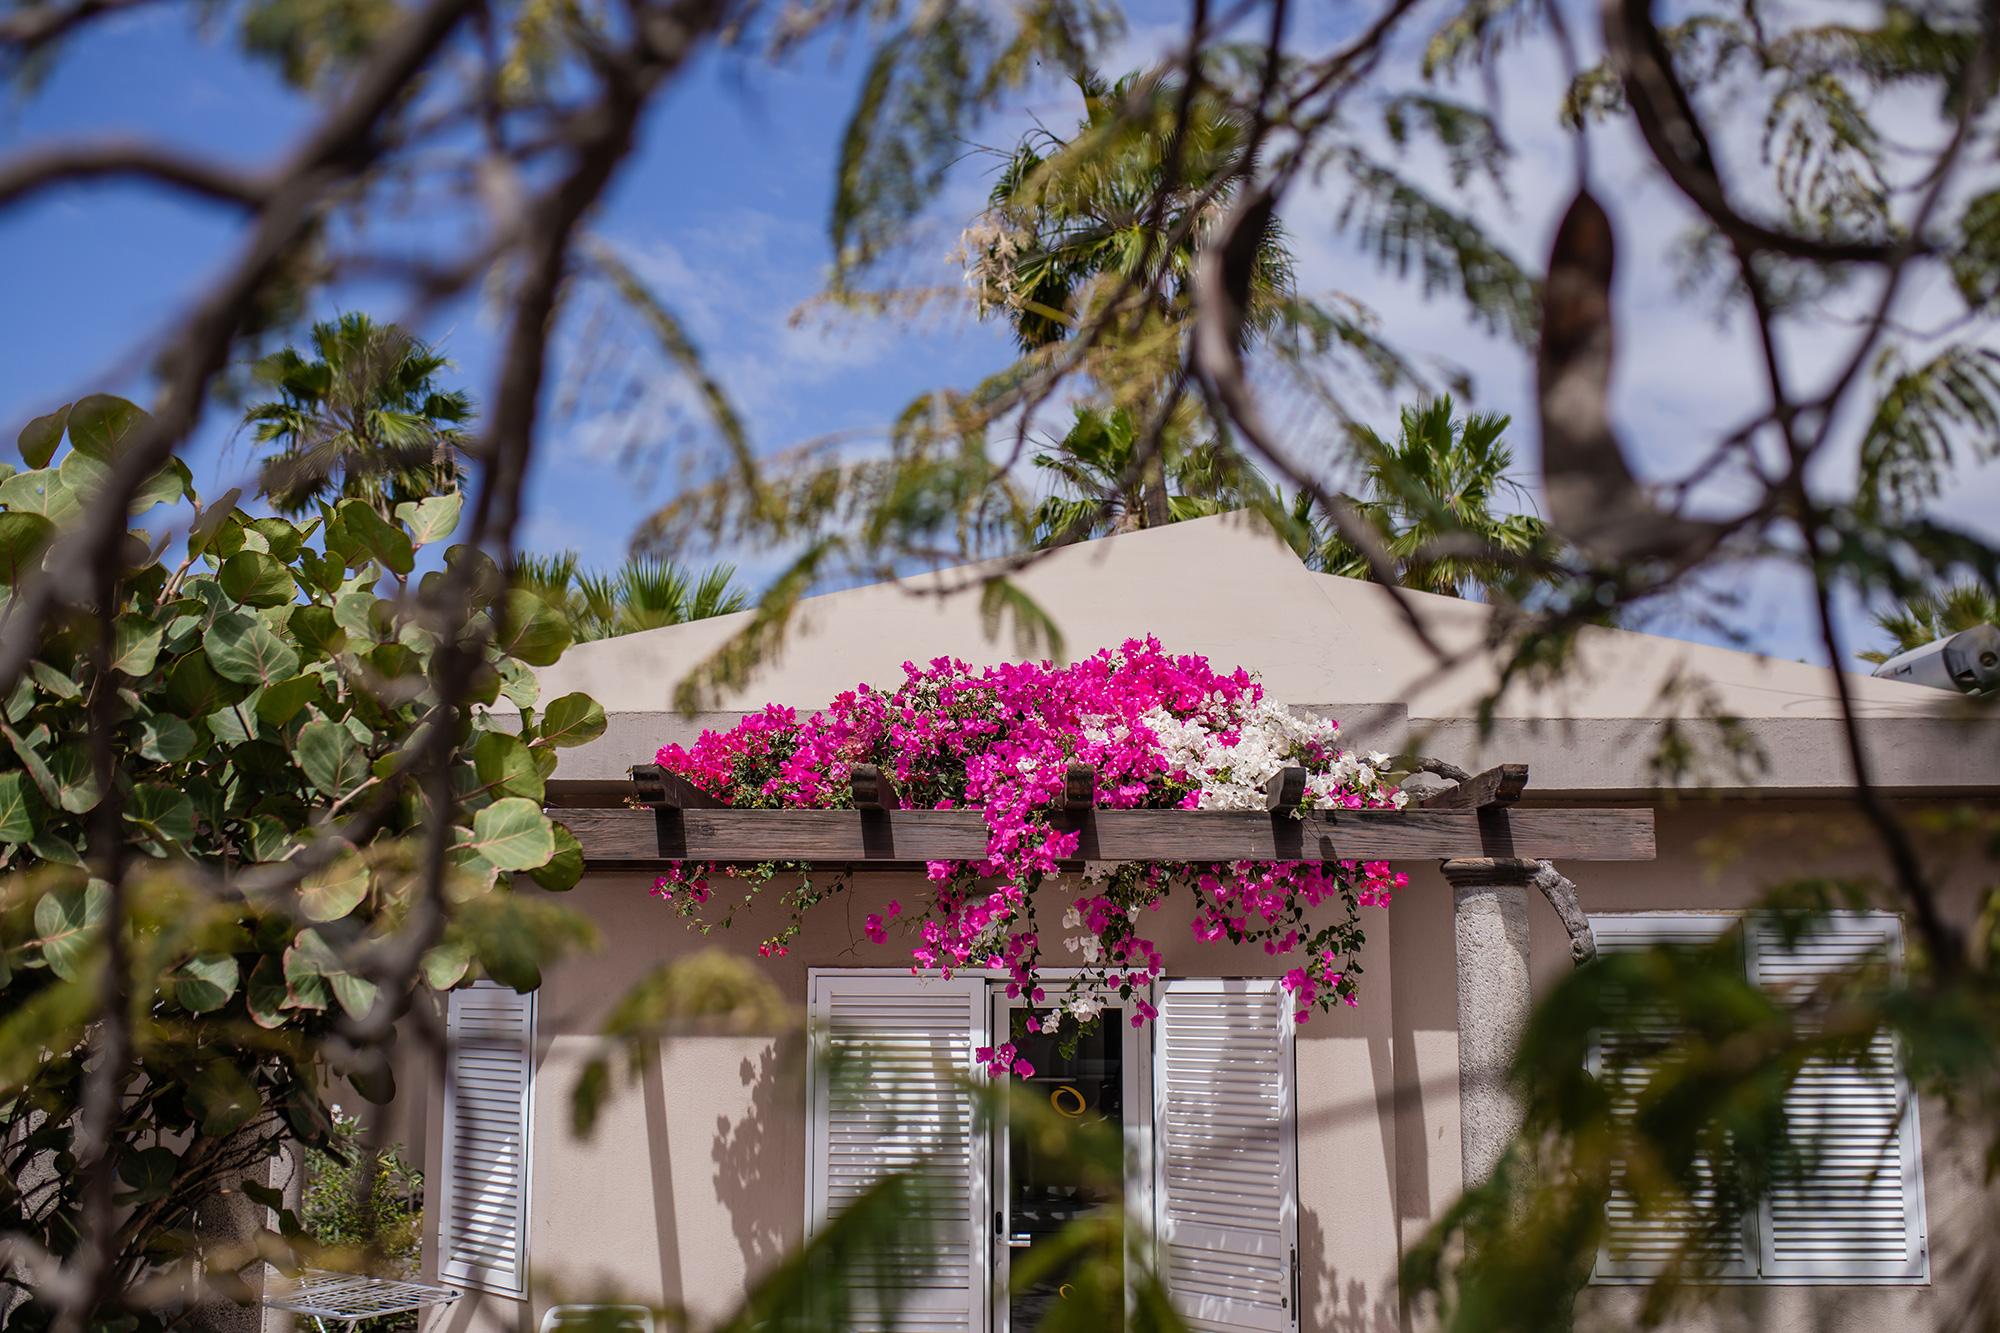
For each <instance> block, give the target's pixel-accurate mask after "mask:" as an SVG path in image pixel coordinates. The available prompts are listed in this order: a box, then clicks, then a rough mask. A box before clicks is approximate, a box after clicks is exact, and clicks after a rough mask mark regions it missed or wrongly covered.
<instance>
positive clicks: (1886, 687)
mask: <svg viewBox="0 0 2000 1333" xmlns="http://www.w3.org/2000/svg"><path fill="white" fill-rule="evenodd" d="M982 572H984V570H983V567H981V566H969V567H966V568H963V569H956V570H947V571H942V572H940V573H937V574H930V575H923V576H919V577H915V578H910V579H905V580H901V581H899V582H896V583H884V584H877V585H872V586H869V587H861V588H853V589H848V590H844V591H840V592H832V593H826V594H823V595H820V596H817V597H812V598H808V599H806V600H805V601H803V602H801V603H800V605H799V609H798V611H797V614H796V619H795V622H794V625H793V628H792V630H791V632H790V634H789V636H788V638H787V641H786V642H785V644H784V646H783V647H782V648H781V649H780V650H779V651H778V652H777V653H776V654H774V655H773V656H772V658H771V659H770V660H769V661H767V662H766V663H765V664H764V665H763V666H762V667H761V668H760V669H759V670H758V672H757V673H756V674H755V675H754V677H753V678H752V679H751V681H750V683H749V685H748V686H747V687H746V688H744V689H743V690H740V691H737V692H734V693H733V694H729V695H726V696H725V697H724V698H723V699H721V700H720V713H719V714H708V715H703V716H700V717H697V718H695V719H686V718H683V717H680V716H679V715H677V714H675V713H674V712H673V707H674V705H673V695H674V691H675V687H676V685H677V684H678V682H679V681H680V680H681V679H682V678H683V677H684V676H685V675H686V674H687V673H688V672H689V671H690V670H691V669H693V668H694V667H696V666H697V665H698V664H700V663H701V662H702V661H703V660H705V659H706V658H707V657H708V656H709V655H710V654H711V653H713V652H714V651H715V650H716V649H718V648H719V647H721V646H722V645H723V644H724V643H726V642H727V641H728V640H729V639H730V638H731V637H732V636H733V635H734V634H736V633H737V632H738V631H739V630H741V629H742V628H743V627H744V626H745V624H747V623H748V620H749V613H747V612H744V613H739V614H736V615H730V616H719V617H716V618H714V619H711V620H703V621H697V622H695V623H693V624H688V625H676V626H671V627H668V628H663V629H656V630H648V631H645V632H643V633H639V634H632V635H626V636H624V637H621V638H616V639H606V640H601V641H597V642H593V643H585V644H579V645H577V646H576V647H575V648H572V649H571V650H570V651H569V652H568V653H567V654H566V655H565V656H564V657H563V660H562V661H561V662H559V663H557V664H556V665H555V666H552V667H549V668H546V669H545V670H543V671H542V672H541V678H542V689H543V692H544V695H545V696H547V695H552V694H561V693H567V692H568V691H571V690H583V691H586V692H588V693H589V694H591V695H592V696H593V697H595V698H596V699H597V700H598V701H599V702H601V703H602V704H603V705H604V706H605V708H606V710H607V712H609V713H611V714H613V715H614V725H613V727H612V728H611V729H610V731H609V732H608V733H607V735H606V736H605V737H604V738H603V739H602V740H600V741H598V742H596V743H595V744H593V745H591V746H589V747H584V748H583V749H581V750H578V751H572V752H568V754H567V755H566V757H565V760H564V765H563V767H564V772H563V774H562V776H564V777H566V778H568V777H584V778H599V777H611V776H617V775H620V774H622V772H623V769H624V767H625V766H627V765H630V764H633V763H640V762H645V761H646V760H648V759H650V758H651V754H652V750H653V749H654V748H655V747H657V746H658V745H659V744H660V743H661V742H662V741H664V740H667V739H680V738H683V737H685V736H686V735H687V734H689V733H690V732H692V731H698V730H699V727H700V726H702V725H716V724H726V723H727V722H728V721H729V720H732V718H733V716H734V715H736V714H738V713H740V712H742V711H747V710H751V709H756V708H761V707H762V706H763V705H764V704H766V703H769V702H777V703H785V704H791V705H794V706H796V707H798V708H800V709H801V710H809V709H812V708H815V707H818V706H819V705H821V704H824V703H825V702H826V701H827V700H828V699H830V698H831V697H832V696H833V695H835V694H836V693H838V692H839V691H841V690H844V689H847V688H849V687H851V686H853V685H854V684H855V683H856V682H859V681H869V682H871V683H876V684H894V683H895V682H897V681H898V680H900V679H901V675H902V671H901V666H902V663H904V662H905V661H913V660H914V661H927V660H929V659H931V658H935V657H944V656H950V657H957V658H961V659H963V660H965V661H967V662H970V663H973V664H974V665H984V664H988V663H993V662H998V661H1004V660H1008V659H1010V658H1018V657H1020V656H1022V655H1023V654H1022V652H1021V648H1020V645H1019V644H1018V643H1017V642H1016V640H1015V638H1014V635H1013V634H1012V633H1011V631H1010V628H1009V626H1008V625H1006V624H1004V623H1003V624H1001V625H999V626H997V627H996V626H994V625H993V624H992V623H991V622H990V621H989V619H988V617H987V616H986V615H985V614H984V613H983V612H982V609H981V598H980V594H979V588H978V584H979V579H978V577H977V576H978V575H979V574H981V573H982ZM1014 581H1015V582H1016V583H1017V585H1018V586H1019V587H1020V588H1021V590H1022V591H1023V592H1025V593H1026V594H1027V595H1028V596H1029V597H1030V598H1032V599H1033V600H1034V602H1035V603H1036V604H1037V605H1038V606H1039V607H1040V608H1041V609H1042V610H1043V611H1044V612H1046V613H1047V615H1048V616H1049V618H1050V619H1051V620H1052V621H1053V623H1054V624H1055V626H1056V628H1057V629H1058V631H1059V632H1060V634H1061V636H1062V640H1063V645H1062V646H1063V649H1064V652H1065V655H1066V656H1068V657H1071V658H1075V657H1080V656H1083V655H1086V654H1088V653H1091V652H1094V651H1096V650H1097V649H1099V648H1103V647H1109V646H1114V645H1116V644H1118V643H1119V642H1121V641H1123V640H1125V639H1128V638H1133V637H1138V636H1143V635H1146V634H1152V635H1154V636H1155V637H1157V638H1158V639H1159V640H1160V641H1161V642H1162V643H1163V644H1164V645H1166V647H1167V648H1168V649H1169V650H1171V651H1174V652H1192V653H1201V654H1203V655H1205V656H1207V657H1208V658H1210V660H1212V661H1213V662H1215V663H1216V664H1217V665H1219V666H1227V667H1234V666H1245V667H1248V668H1250V669H1251V670H1253V671H1256V672H1257V673H1258V674H1259V675H1260V676H1261V677H1262V678H1263V681H1264V684H1265V687H1266V688H1267V690H1269V691H1270V693H1271V694H1272V695H1273V696H1274V697H1276V698H1278V699H1281V700H1283V701H1285V702H1287V703H1289V704H1292V705H1294V706H1298V707H1306V708H1311V709H1313V710H1314V711H1322V710H1325V711H1330V712H1332V713H1333V715H1335V716H1337V717H1340V718H1341V720H1342V723H1343V726H1344V728H1345V729H1346V730H1347V731H1348V733H1349V734H1350V735H1353V736H1354V737H1355V739H1356V741H1357V743H1360V744H1366V745H1368V746H1370V747H1379V748H1382V749H1390V750H1395V749H1400V748H1403V747H1404V746H1406V745H1407V746H1410V747H1413V748H1415V749H1417V750H1418V751H1420V752H1422V753H1425V754H1432V755H1436V756H1438V757H1441V758H1447V759H1452V760H1454V761H1456V762H1461V763H1464V764H1466V765H1467V766H1468V767H1475V766H1479V765H1481V764H1484V763H1494V762H1500V761H1502V760H1511V761H1526V762H1528V763H1530V764H1531V765H1532V766H1533V767H1534V768H1535V770H1536V775H1535V779H1534V789H1536V790H1539V791H1543V792H1550V791H1571V790H1574V791H1594V792H1599V793H1607V794H1608V793H1611V792H1628V793H1632V794H1640V793H1644V792H1647V791H1650V790H1652V789H1653V788H1655V787H1657V786H1658V785H1659V778H1658V777H1657V776H1656V775H1655V774H1654V772H1653V771H1652V767H1651V762H1650V761H1651V758H1652V756H1653V755H1655V754H1656V753H1657V752H1658V751H1659V747H1660V742H1661V741H1663V740H1665V739H1668V738H1670V737H1671V736H1673V735H1674V734H1675V733H1679V734H1680V735H1681V736H1683V737H1686V738H1689V739H1691V740H1693V741H1694V743H1695V750H1696V753H1697V755H1698V757H1699V760H1700V762H1699V763H1698V764H1697V768H1696V770H1695V772H1694V774H1693V779H1694V782H1695V785H1701V786H1709V787H1722V788H1732V789H1733V788H1738V787H1740V788H1744V789H1756V790H1780V791H1790V792H1800V793H1806V792H1813V791H1830V790H1838V789H1840V788H1842V787H1845V786H1847V785H1848V784H1849V782H1850V781H1851V774H1850V770H1849V766H1848V763H1847V760H1846V757H1845V749H1844V743H1843V734H1842V731H1841V728H1840V723H1839V716H1840V707H1839V700H1838V696H1837V693H1836V688H1835V681H1834V676H1833V673H1831V672H1829V671H1828V670H1826V669H1825V668H1823V667H1815V666H1808V665H1805V664H1802V663H1798V662H1788V661H1781V660H1777V659H1773V658H1768V657H1764V656H1761V655H1758V654H1755V653H1745V652H1734V651H1730V650H1728V649H1724V648H1716V647H1711V646H1707V645H1702V644H1693V643H1687V642H1684V641H1681V640H1677V639H1670V638H1664V637H1661V636H1657V635H1650V634H1642V633H1636V632H1633V631H1627V630H1612V629H1597V628H1590V629H1586V630H1585V631H1583V633H1582V635H1581V638H1580V640H1579V643H1578V652H1577V656H1576V658H1575V661H1574V663H1573V665H1572V667H1571V668H1570V669H1568V670H1566V671H1565V672H1564V673H1563V675H1562V677H1561V678H1560V679H1558V680H1555V681H1551V682H1546V683H1540V684H1533V683H1527V682H1516V683H1514V684H1512V685H1510V687H1509V688H1508V689H1507V690H1506V691H1505V692H1504V693H1502V694H1501V695H1500V697H1499V699H1498V700H1497V701H1496V703H1495V705H1494V707H1493V710H1492V718H1491V722H1490V724H1488V725H1486V726H1485V727H1482V725H1481V724H1480V722H1479V721H1478V717H1479V709H1480V704H1481V701H1482V700H1483V699H1485V698H1486V696H1487V695H1489V694H1491V693H1492V692H1493V690H1494V689H1495V688H1496V686H1497V684H1498V675H1497V672H1496V670H1495V667H1494V664H1493V663H1492V661H1491V659H1490V657H1489V656H1488V655H1486V654H1484V653H1482V652H1480V651H1479V648H1480V645H1481V644H1482V643H1483V641H1484V637H1485V634H1486V632H1487V628H1488V624H1489V621H1490V617H1491V615H1492V609H1491V608H1490V607H1487V606H1484V605H1481V604H1479V603H1476V602H1466V601H1461V600H1459V599H1457V598H1452V597H1439V596H1433V595H1429V594H1424V593H1407V592H1406V593H1403V594H1402V597H1403V598H1404V599H1405V603H1406V604H1407V605H1408V607H1409V608H1410V609H1411V610H1412V611H1414V613H1415V614H1416V615H1417V616H1418V617H1419V618H1420V620H1421V621H1422V623H1423V624H1424V625H1425V626H1426V627H1427V631H1428V633H1429V634H1430V635H1431V636H1432V638H1433V639H1434V640H1435V641H1436V642H1437V643H1438V644H1439V645H1440V646H1441V647H1442V648H1443V649H1444V650H1445V651H1446V652H1447V654H1449V655H1450V656H1452V657H1453V658H1454V659H1458V660H1454V661H1453V662H1451V663H1450V664H1448V665H1445V666H1442V667H1441V666H1440V664H1439V662H1438V660H1437V659H1436V658H1435V657H1434V656H1433V655H1432V654H1431V653H1430V652H1429V651H1428V650H1427V649H1426V648H1425V647H1424V646H1423V645H1422V643H1421V642H1420V640H1419V639H1418V638H1417V636H1416V634H1415V633H1414V632H1413V631H1412V629H1411V628H1410V626H1409V624H1408V620H1407V618H1406V615H1405V613H1404V611H1403V610H1402V609H1401V608H1400V607H1399V605H1398V603H1397V601H1396V594H1394V593H1392V592H1391V591H1390V590H1388V589H1386V588H1383V587H1381V586H1380V585H1377V584H1373V583H1368V582H1364V581H1361V580H1356V579H1346V578H1339V577H1336V576H1333V575H1326V574H1316V573H1313V572H1311V571H1309V570H1307V569H1306V568H1305V567H1304V566H1303V565H1302V564H1301V563H1300V562H1299V560H1298V558H1297V557H1296V556H1295V555H1294V554H1293V553H1292V552H1291V550H1290V549H1289V548H1287V547H1286V546H1285V545H1284V544H1283V543H1282V542H1281V541H1279V540H1278V539H1277V538H1276V537H1275V536H1274V535H1273V534H1272V533H1271V532H1270V531H1269V530H1268V529H1267V528H1266V527H1265V526H1264V525H1263V524H1262V523H1261V522H1259V521H1258V520H1255V519H1253V518H1251V517H1248V516H1245V515H1223V516H1221V517H1217V518H1207V519H1199V520H1195V521H1192V522H1186V523H1177V524H1174V525H1172V526H1170V527H1165V528H1155V529H1150V530H1147V531H1143V532H1133V533H1127V534H1122V535H1119V536H1115V537H1108V538H1104V539H1102V540H1100V541H1094V542H1088V543H1083V544H1080V545H1077V546H1072V547H1067V548H1064V549H1062V550H1060V551H1056V552H1054V553H1052V554H1050V555H1049V556H1047V557H1046V558H1044V559H1042V560H1040V561H1038V562H1036V563H1035V564H1033V565H1031V566H1029V567H1028V568H1027V569H1025V570H1023V571H1021V572H1019V573H1018V574H1016V575H1015V576H1014ZM1847 683H1848V687H1849V689H1850V691H1851V692H1852V695H1853V697H1854V699H1855V702H1856V705H1857V711H1858V713H1859V714H1860V715H1861V716H1862V717H1863V718H1865V719H1866V722H1865V724H1864V735H1865V736H1866V737H1867V738H1868V740H1869V741H1870V742H1871V746H1870V748H1871V753H1872V754H1873V756H1874V758H1875V767H1876V768H1877V770H1878V773H1877V778H1878V780H1879V781H1881V782H1883V783H1884V784H1885V785H1888V786H1892V787H1896V788H1901V789H1904V790H1906V791H1934V790H1935V791H1942V790H1961V791H1962V790H1965V789H1967V788H1986V789H2000V718H1996V717H1994V715H1993V713H1992V710H1991V709H1986V710H1984V711H1983V714H1982V715H1980V716H1978V717H1976V718H1975V717H1974V716H1973V710H1972V709H1971V708H1970V707H1969V706H1968V704H1967V702H1966V701H1965V700H1964V699H1962V698H1960V697H1959V696H1956V695H1953V694H1951V693H1949V692H1947V691H1942V690H1934V689H1928V688H1925V687H1922V686H1914V685H1908V684H1903V683H1899V682H1893V681H1884V680H1876V679H1874V678H1873V677H1869V676H1862V675H1855V674H1849V675H1848V676H1847ZM1717 714H1720V715H1724V716H1727V717H1730V718H1734V719H1736V722H1734V723H1732V724H1728V725H1725V726H1718V725H1717V724H1716V723H1714V722H1713V721H1711V720H1709V719H1710V718H1712V717H1713V716H1714V715H1717ZM1746 743H1747V744H1748V745H1750V746H1751V747H1752V748H1754V749H1756V750H1759V751H1761V753H1762V755H1763V767H1762V768H1761V769H1749V770H1746V769H1743V768H1741V766H1740V765H1738V764H1737V763H1735V762H1734V761H1733V760H1732V758H1731V756H1732V755H1733V754H1735V753H1736V752H1737V751H1738V750H1739V749H1740V748H1741V746H1743V745H1744V744H1746Z"/></svg>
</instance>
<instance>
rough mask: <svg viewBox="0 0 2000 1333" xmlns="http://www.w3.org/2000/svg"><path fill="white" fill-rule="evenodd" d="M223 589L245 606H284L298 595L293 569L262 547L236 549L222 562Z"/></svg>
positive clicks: (220, 574) (220, 572)
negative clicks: (235, 551)
mask: <svg viewBox="0 0 2000 1333" xmlns="http://www.w3.org/2000/svg"><path fill="white" fill-rule="evenodd" d="M217 577H218V578H219V579H220V580H221V582H222V590H223V591H224V592H226V593H228V594H229V595H230V596H231V597H234V598H235V599H236V600H237V601H239V602H242V603H243V604H244V605H245V606H283V605H284V604H285V603H286V602H289V601H291V600H292V599H293V598H295V597H297V596H298V592H299V589H298V585H297V584H295V583H293V582H292V573H291V571H290V570H288V569H286V568H285V567H284V565H282V564H281V563H279V562H278V560H277V559H275V558H274V557H272V556H268V555H265V554H264V553H263V552H262V551H238V552H237V553H236V554H235V555H232V556H230V557H229V558H228V559H227V560H225V561H223V562H222V568H221V570H220V571H219V572H218V574H217Z"/></svg>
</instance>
